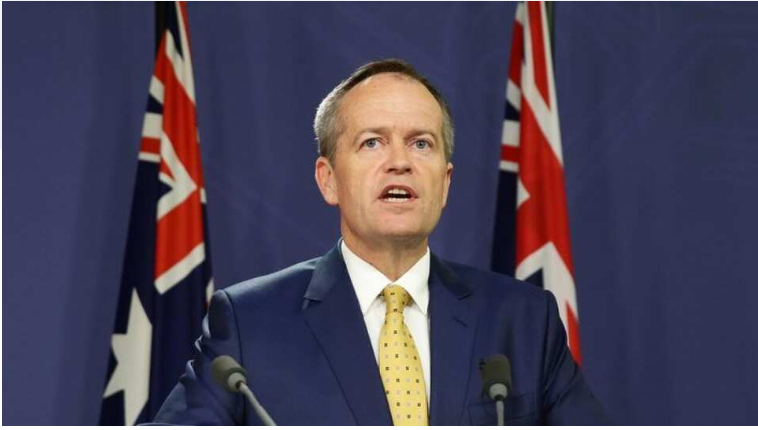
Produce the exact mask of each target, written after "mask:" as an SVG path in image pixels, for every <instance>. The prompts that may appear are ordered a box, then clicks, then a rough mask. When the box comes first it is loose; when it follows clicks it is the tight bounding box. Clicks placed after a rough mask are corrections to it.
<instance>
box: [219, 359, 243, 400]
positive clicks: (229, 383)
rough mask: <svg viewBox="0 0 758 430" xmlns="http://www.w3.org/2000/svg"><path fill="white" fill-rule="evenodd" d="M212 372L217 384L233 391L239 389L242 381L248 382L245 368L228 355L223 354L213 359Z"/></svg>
mask: <svg viewBox="0 0 758 430" xmlns="http://www.w3.org/2000/svg"><path fill="white" fill-rule="evenodd" d="M211 374H212V375H213V379H214V380H215V381H216V383H217V384H219V385H220V386H222V387H224V389H225V390H226V391H229V392H232V393H236V392H238V391H239V385H240V383H247V372H245V369H244V368H243V367H242V366H240V364H239V363H237V361H236V360H235V359H233V358H232V357H230V356H228V355H221V356H218V357H216V358H215V359H214V360H213V362H212V363H211Z"/></svg>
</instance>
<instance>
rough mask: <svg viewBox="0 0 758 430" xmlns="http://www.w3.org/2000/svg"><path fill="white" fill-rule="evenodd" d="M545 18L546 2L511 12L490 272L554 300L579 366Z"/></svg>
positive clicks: (548, 19) (549, 29)
mask: <svg viewBox="0 0 758 430" xmlns="http://www.w3.org/2000/svg"><path fill="white" fill-rule="evenodd" d="M549 3H552V2H549ZM551 17H552V11H551V10H550V8H549V7H548V6H547V5H546V2H538V1H534V2H531V1H530V2H525V3H524V2H522V3H519V5H518V6H517V8H516V20H515V21H514V23H513V38H512V41H511V59H510V63H509V70H508V86H507V88H506V100H505V115H504V116H505V118H504V120H503V133H502V139H501V146H500V150H501V151H500V180H499V185H498V188H499V189H498V204H497V215H496V221H495V222H496V224H495V237H494V242H493V250H492V269H493V270H496V271H499V272H502V273H505V274H508V275H511V276H515V277H516V278H518V279H523V280H526V281H528V282H531V283H533V284H536V285H538V286H542V287H544V288H545V289H547V290H549V291H551V292H552V293H553V294H554V295H555V298H556V301H557V302H558V311H559V312H560V315H561V320H562V321H563V324H564V326H565V328H566V332H567V335H568V336H567V337H568V343H569V348H570V349H571V353H572V355H573V356H574V360H575V361H576V362H577V363H581V351H580V345H579V312H578V308H577V300H576V288H575V285H574V264H573V262H572V259H571V244H570V242H569V224H568V207H567V204H566V187H565V184H564V175H563V152H562V148H561V132H560V127H559V121H558V100H557V98H556V91H555V79H554V74H553V71H554V70H553V55H552V52H553V51H552V47H553V43H552V21H553V20H552V19H551Z"/></svg>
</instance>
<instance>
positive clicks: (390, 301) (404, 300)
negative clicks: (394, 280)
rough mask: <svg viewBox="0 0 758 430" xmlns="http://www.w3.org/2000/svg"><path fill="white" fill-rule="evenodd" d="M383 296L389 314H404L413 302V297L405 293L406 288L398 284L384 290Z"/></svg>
mask: <svg viewBox="0 0 758 430" xmlns="http://www.w3.org/2000/svg"><path fill="white" fill-rule="evenodd" d="M382 296H384V303H385V305H386V309H387V313H388V314H389V313H391V312H398V313H400V314H402V313H403V310H404V309H405V306H406V305H408V303H409V302H410V300H411V296H410V295H409V294H408V292H407V291H405V288H403V287H401V286H400V285H396V284H392V285H389V286H387V287H385V288H384V290H382Z"/></svg>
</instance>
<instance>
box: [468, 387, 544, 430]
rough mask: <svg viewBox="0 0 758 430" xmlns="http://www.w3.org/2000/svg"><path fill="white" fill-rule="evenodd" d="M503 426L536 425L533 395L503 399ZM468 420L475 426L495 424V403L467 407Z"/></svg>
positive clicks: (527, 394) (520, 395) (489, 402)
mask: <svg viewBox="0 0 758 430" xmlns="http://www.w3.org/2000/svg"><path fill="white" fill-rule="evenodd" d="M504 406H505V408H504V409H505V424H506V425H530V424H537V421H538V420H537V419H538V418H539V417H538V416H537V415H536V405H535V404H534V393H526V394H519V395H515V396H512V397H508V398H507V399H505V404H504ZM468 414H469V419H470V420H471V424H472V425H475V426H486V425H496V424H497V412H496V410H495V402H493V401H492V400H488V401H486V402H483V403H478V404H474V405H471V406H469V407H468Z"/></svg>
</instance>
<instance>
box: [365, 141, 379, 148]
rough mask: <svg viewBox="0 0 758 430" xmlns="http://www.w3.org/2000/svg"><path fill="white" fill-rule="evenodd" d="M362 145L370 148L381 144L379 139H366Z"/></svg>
mask: <svg viewBox="0 0 758 430" xmlns="http://www.w3.org/2000/svg"><path fill="white" fill-rule="evenodd" d="M361 146H363V147H365V148H368V149H374V148H376V147H377V146H379V139H368V140H366V141H364V142H363V144H362V145H361Z"/></svg>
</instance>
